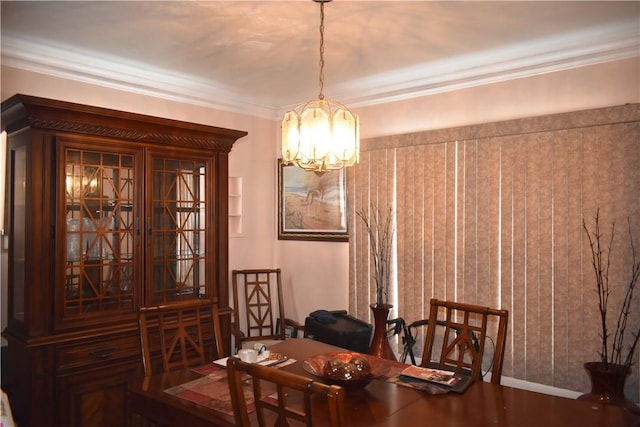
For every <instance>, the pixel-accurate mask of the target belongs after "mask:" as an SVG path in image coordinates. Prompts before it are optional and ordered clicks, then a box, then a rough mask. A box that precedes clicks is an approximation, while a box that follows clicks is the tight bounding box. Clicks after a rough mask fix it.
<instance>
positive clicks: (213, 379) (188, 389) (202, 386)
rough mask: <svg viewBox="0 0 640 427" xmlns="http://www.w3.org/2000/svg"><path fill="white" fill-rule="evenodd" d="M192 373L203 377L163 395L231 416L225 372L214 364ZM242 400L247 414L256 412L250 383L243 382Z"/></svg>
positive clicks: (170, 389) (196, 369)
mask: <svg viewBox="0 0 640 427" xmlns="http://www.w3.org/2000/svg"><path fill="white" fill-rule="evenodd" d="M295 362H296V360H295V359H287V360H285V361H284V362H281V363H280V364H278V365H275V366H274V367H275V368H281V367H284V366H287V365H290V364H292V363H295ZM191 370H192V371H194V372H197V373H199V374H202V375H204V376H203V377H202V378H198V379H196V380H193V381H189V382H187V383H184V384H180V385H178V386H175V387H171V388H168V389H166V390H164V392H165V393H169V394H172V395H174V396H176V397H179V398H180V399H185V400H189V401H191V402H194V403H197V404H198V405H202V406H205V407H207V408H211V409H214V410H216V411H219V412H222V413H224V414H227V415H230V416H233V406H232V404H231V394H230V393H229V382H228V381H227V370H226V369H225V368H223V367H221V366H218V365H216V364H214V363H209V364H206V365H203V366H198V367H194V368H191ZM241 378H242V379H243V380H245V379H247V380H248V379H250V378H251V377H250V376H249V375H243V376H242V377H241ZM243 391H244V398H245V401H246V402H247V411H248V412H249V413H251V412H253V411H255V410H256V407H255V404H254V399H253V390H252V388H251V383H250V382H248V381H243Z"/></svg>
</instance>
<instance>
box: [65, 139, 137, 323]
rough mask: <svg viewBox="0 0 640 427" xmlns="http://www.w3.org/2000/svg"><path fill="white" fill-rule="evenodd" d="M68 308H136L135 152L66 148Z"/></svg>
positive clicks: (77, 311)
mask: <svg viewBox="0 0 640 427" xmlns="http://www.w3.org/2000/svg"><path fill="white" fill-rule="evenodd" d="M64 155H65V175H66V182H65V207H66V233H65V237H66V247H65V249H66V257H65V259H66V263H65V285H64V286H65V292H64V313H65V316H67V315H74V314H82V313H87V312H102V311H112V310H124V309H127V310H131V309H132V308H133V286H132V274H133V254H134V210H133V208H134V205H133V204H134V156H133V155H130V154H120V153H107V152H99V151H92V150H83V149H75V148H66V149H65V151H64Z"/></svg>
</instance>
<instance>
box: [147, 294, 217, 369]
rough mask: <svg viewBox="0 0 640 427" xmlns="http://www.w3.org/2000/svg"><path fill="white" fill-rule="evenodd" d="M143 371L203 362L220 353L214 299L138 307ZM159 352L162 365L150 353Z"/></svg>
mask: <svg viewBox="0 0 640 427" xmlns="http://www.w3.org/2000/svg"><path fill="white" fill-rule="evenodd" d="M138 324H139V328H140V344H141V347H142V361H143V364H144V373H145V375H151V374H152V373H156V372H157V371H160V370H161V371H163V372H169V371H171V370H174V369H179V368H182V369H183V368H188V367H192V366H199V365H204V364H205V363H210V362H212V361H213V360H215V359H218V358H220V357H222V355H223V352H224V349H223V344H222V337H221V335H220V318H219V313H218V301H217V299H198V300H188V301H181V302H176V303H172V304H167V305H159V306H153V307H141V308H140V309H139V311H138ZM158 351H159V352H160V356H161V360H162V365H161V366H162V368H161V369H158V364H157V363H156V364H155V366H156V369H154V364H153V360H152V357H153V355H154V354H155V353H156V352H158Z"/></svg>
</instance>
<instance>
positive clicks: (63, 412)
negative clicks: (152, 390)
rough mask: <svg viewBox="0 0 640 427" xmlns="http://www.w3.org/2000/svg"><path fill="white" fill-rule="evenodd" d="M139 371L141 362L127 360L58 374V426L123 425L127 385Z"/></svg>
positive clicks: (106, 426)
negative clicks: (87, 370)
mask: <svg viewBox="0 0 640 427" xmlns="http://www.w3.org/2000/svg"><path fill="white" fill-rule="evenodd" d="M141 374H142V373H141V369H140V363H139V362H130V363H125V364H122V365H117V366H112V367H109V368H102V369H97V370H94V371H91V372H79V373H76V374H73V375H69V376H64V377H61V378H60V380H59V382H58V390H59V392H58V398H59V399H60V401H59V402H58V405H59V408H60V413H59V414H58V425H60V426H68V427H76V426H77V427H80V426H92V427H113V426H125V425H126V398H127V386H128V384H129V381H133V380H135V379H136V378H138V377H139V376H140V375H141Z"/></svg>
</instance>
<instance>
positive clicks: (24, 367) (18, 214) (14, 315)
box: [2, 95, 247, 427]
mask: <svg viewBox="0 0 640 427" xmlns="http://www.w3.org/2000/svg"><path fill="white" fill-rule="evenodd" d="M2 127H3V129H4V130H6V131H7V133H8V151H7V180H6V181H7V182H6V190H7V202H8V203H7V209H6V211H7V213H6V215H5V229H6V230H7V231H8V242H9V245H8V246H9V248H8V249H9V254H8V255H9V256H8V260H9V261H8V275H9V283H8V326H7V328H6V330H5V331H4V332H3V336H4V337H5V338H6V340H7V342H8V347H9V348H8V372H3V373H2V375H3V384H4V386H5V388H6V391H7V394H8V395H9V398H10V401H11V404H12V408H13V412H14V417H15V418H16V422H17V423H18V425H20V426H21V427H23V426H24V427H28V426H33V427H41V426H65V427H73V426H91V427H100V426H105V427H106V426H109V427H113V426H123V425H124V424H125V400H126V387H127V383H128V382H129V381H131V380H132V379H134V378H136V377H137V376H138V375H140V374H141V373H142V362H141V360H142V359H141V356H140V344H139V338H138V337H139V334H138V326H137V309H138V307H140V306H148V305H157V304H160V303H163V304H164V303H171V302H172V301H178V300H184V299H192V298H203V297H218V298H219V300H220V301H221V312H222V313H223V314H224V316H223V319H222V323H223V330H224V342H225V346H226V347H227V352H228V351H229V350H230V337H229V331H230V329H229V321H230V319H229V317H230V309H229V307H228V301H229V298H228V199H227V197H228V166H227V163H228V154H229V152H230V151H231V148H232V145H233V143H234V142H235V141H236V140H237V139H238V138H241V137H243V136H245V135H246V134H247V133H246V132H242V131H236V130H229V129H221V128H216V127H211V126H204V125H199V124H193V123H186V122H179V121H174V120H168V119H163V118H157V117H149V116H144V115H139V114H131V113H126V112H122V111H115V110H108V109H103V108H96V107H90V106H84V105H79V104H73V103H68V102H61V101H54V100H48V99H43V98H36V97H31V96H25V95H16V96H14V97H12V98H10V99H8V100H7V101H5V102H3V103H2ZM2 155H4V153H2Z"/></svg>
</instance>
